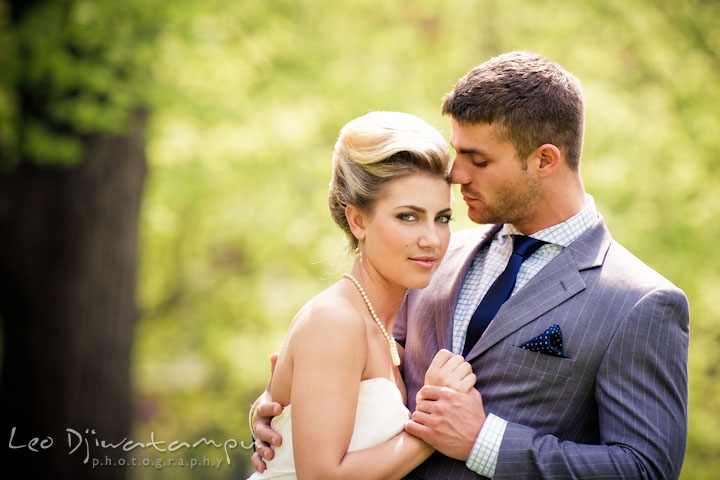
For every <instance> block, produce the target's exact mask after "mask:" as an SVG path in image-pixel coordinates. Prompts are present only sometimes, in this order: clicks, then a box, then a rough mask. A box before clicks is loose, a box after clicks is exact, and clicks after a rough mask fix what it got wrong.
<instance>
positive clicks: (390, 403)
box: [248, 377, 410, 480]
mask: <svg viewBox="0 0 720 480" xmlns="http://www.w3.org/2000/svg"><path fill="white" fill-rule="evenodd" d="M290 407H291V405H288V406H286V407H285V408H284V409H283V411H282V413H281V414H280V415H278V416H277V417H275V418H273V419H272V422H271V423H270V425H271V426H272V428H273V430H275V431H276V432H278V433H279V434H280V435H281V436H282V439H283V441H282V445H281V446H279V447H275V448H274V450H275V456H274V457H273V459H272V460H270V461H267V462H265V463H266V464H267V469H266V470H265V471H264V472H263V473H258V472H255V473H254V474H253V475H252V476H251V477H250V478H249V479H248V480H259V479H266V478H273V479H276V480H286V479H288V480H290V479H295V478H297V477H296V476H295V460H294V459H293V442H292V420H291V413H290V410H291V408H290ZM408 418H410V411H409V410H408V409H407V408H406V407H405V405H404V404H403V400H402V395H401V394H400V390H398V388H397V386H396V385H395V384H394V383H392V382H391V381H390V380H388V379H387V378H383V377H376V378H370V379H367V380H363V381H361V382H360V391H359V392H358V405H357V411H356V412H355V427H354V428H353V434H352V438H351V440H350V447H349V448H348V452H352V451H355V450H362V449H364V448H370V447H374V446H376V445H379V444H381V443H383V442H385V441H387V440H390V439H391V438H392V437H394V436H395V435H397V434H398V433H400V432H402V431H403V429H404V428H405V422H406V421H407V420H408Z"/></svg>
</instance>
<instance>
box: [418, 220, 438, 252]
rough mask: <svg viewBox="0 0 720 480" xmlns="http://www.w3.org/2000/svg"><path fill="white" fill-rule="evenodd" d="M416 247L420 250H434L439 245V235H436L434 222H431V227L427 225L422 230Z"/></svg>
mask: <svg viewBox="0 0 720 480" xmlns="http://www.w3.org/2000/svg"><path fill="white" fill-rule="evenodd" d="M418 245H419V246H420V247H421V248H435V247H437V246H439V245H440V235H439V234H438V231H437V226H436V225H435V222H432V224H431V225H428V226H427V227H426V228H425V229H424V231H423V233H422V235H421V236H420V238H419V239H418Z"/></svg>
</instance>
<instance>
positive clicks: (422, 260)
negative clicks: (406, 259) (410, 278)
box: [410, 257, 437, 269]
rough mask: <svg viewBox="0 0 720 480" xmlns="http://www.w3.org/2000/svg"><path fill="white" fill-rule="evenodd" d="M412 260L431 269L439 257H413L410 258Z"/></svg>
mask: <svg viewBox="0 0 720 480" xmlns="http://www.w3.org/2000/svg"><path fill="white" fill-rule="evenodd" d="M410 261H411V262H413V263H415V264H416V265H418V266H420V267H422V268H427V269H430V268H432V267H433V266H434V265H435V262H436V261H437V258H436V257H412V258H410Z"/></svg>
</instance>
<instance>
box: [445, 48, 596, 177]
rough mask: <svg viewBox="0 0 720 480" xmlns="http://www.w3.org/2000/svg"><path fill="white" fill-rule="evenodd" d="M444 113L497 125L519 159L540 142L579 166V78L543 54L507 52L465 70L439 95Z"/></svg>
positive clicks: (467, 121) (464, 120)
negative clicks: (548, 144)
mask: <svg viewBox="0 0 720 480" xmlns="http://www.w3.org/2000/svg"><path fill="white" fill-rule="evenodd" d="M442 111H443V114H445V115H450V116H452V117H453V118H454V119H455V120H456V121H458V122H459V123H461V124H474V123H487V124H495V125H497V126H499V127H500V128H499V132H500V133H501V134H502V135H504V137H505V138H504V139H505V140H508V141H510V142H511V143H513V144H514V145H515V148H516V149H517V151H518V154H519V155H520V158H521V159H523V160H524V159H525V158H526V157H527V156H528V155H530V153H532V151H533V150H535V149H536V148H537V147H539V146H540V145H543V144H545V143H551V144H553V145H555V146H556V147H558V148H559V149H560V150H561V151H564V153H565V158H566V159H567V163H568V165H569V166H570V167H572V168H578V166H579V164H580V156H581V154H582V143H583V130H584V123H585V107H584V100H583V92H582V87H581V86H580V81H579V80H578V79H577V77H575V76H574V75H573V74H571V73H569V72H567V71H565V70H564V69H563V68H562V67H560V66H559V65H558V64H556V63H554V62H552V61H551V60H549V59H548V58H546V57H544V56H542V55H539V54H537V53H532V52H521V51H519V52H511V53H506V54H504V55H500V56H498V57H494V58H491V59H490V60H488V61H487V62H485V63H483V64H482V65H479V66H477V67H475V68H473V69H472V70H470V71H469V72H468V73H467V74H466V75H465V76H464V77H462V78H461V79H460V80H458V82H457V85H455V88H453V90H452V91H451V92H450V93H448V94H446V95H445V97H443V107H442Z"/></svg>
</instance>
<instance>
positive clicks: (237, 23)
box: [0, 0, 720, 479]
mask: <svg viewBox="0 0 720 480" xmlns="http://www.w3.org/2000/svg"><path fill="white" fill-rule="evenodd" d="M58 3H61V2H58ZM63 4H64V3H63ZM73 4H74V5H75V7H74V10H72V12H73V19H74V20H73V22H71V23H70V24H69V25H70V26H69V27H68V26H66V27H64V28H66V30H64V31H62V32H57V31H56V30H55V27H54V26H53V25H54V23H53V22H52V21H49V20H44V21H43V23H42V24H39V25H38V26H31V25H28V26H27V29H28V33H27V34H28V35H31V36H33V41H32V42H30V43H29V44H30V45H31V46H32V48H37V49H39V50H38V51H39V52H42V53H43V55H45V57H43V58H44V59H43V60H42V61H39V62H38V63H39V64H38V65H36V66H35V65H34V67H36V69H37V70H33V69H29V70H28V69H24V70H23V71H28V73H27V77H23V78H21V79H20V81H22V82H33V81H35V78H36V77H35V75H37V76H38V77H37V78H52V79H53V81H52V82H50V83H49V85H50V87H51V88H50V89H49V91H48V111H49V112H51V113H52V118H55V119H57V121H58V122H60V123H62V124H65V123H67V124H70V125H71V126H72V128H73V129H74V131H83V129H86V128H115V126H117V125H118V124H119V123H120V122H119V120H118V118H119V117H120V116H121V115H122V114H124V113H125V112H126V111H127V108H128V106H129V105H131V104H133V103H136V102H137V101H139V100H140V101H141V103H147V104H149V105H150V106H151V108H152V112H153V116H152V121H151V124H150V127H149V129H148V132H147V141H148V155H149V160H150V163H151V171H150V173H149V177H148V184H147V191H146V197H145V201H144V207H143V216H142V225H141V232H142V238H141V242H142V243H141V245H142V251H141V254H142V257H141V274H140V275H141V277H140V291H139V297H140V303H141V307H142V320H141V322H140V323H139V325H138V328H137V341H136V346H135V352H134V358H135V363H134V373H135V389H136V398H137V422H136V434H135V437H136V438H137V439H138V440H140V441H149V440H148V439H149V435H150V432H154V433H155V436H156V438H162V439H165V440H168V441H171V440H182V441H189V442H192V441H194V440H196V439H199V438H201V437H203V436H206V437H208V438H214V439H216V440H217V441H223V440H225V439H228V438H235V439H237V440H238V441H240V440H245V441H246V442H248V441H249V438H250V435H249V432H248V429H247V426H246V425H247V410H248V407H249V404H250V402H251V401H252V400H253V399H254V397H255V396H256V395H257V394H258V393H259V392H260V391H261V390H262V389H263V388H264V384H265V381H266V379H267V375H268V372H269V362H268V356H269V354H270V352H272V351H275V350H278V349H279V348H280V345H281V342H282V338H283V335H284V331H285V329H286V327H287V325H288V324H289V322H290V320H291V319H292V317H293V315H294V313H295V312H296V311H297V309H298V308H299V307H300V306H301V305H302V304H303V303H304V302H305V301H306V300H307V299H309V298H310V297H311V296H313V295H314V294H315V293H317V292H318V291H320V290H321V289H323V288H325V287H326V286H327V285H329V284H330V283H332V282H334V281H336V279H337V278H338V277H339V275H340V273H341V272H342V271H343V270H344V268H346V267H347V257H346V246H345V244H344V239H343V235H342V234H341V232H340V231H339V230H338V229H337V228H336V227H335V226H334V225H333V223H332V221H331V219H330V216H329V214H328V212H327V207H326V187H327V184H328V181H329V172H330V156H331V153H332V147H333V145H334V142H335V139H336V137H337V134H338V131H339V129H340V128H341V127H342V125H343V124H344V123H345V122H347V121H348V120H350V119H352V118H354V117H356V116H358V115H361V114H363V113H365V112H367V111H369V110H400V111H407V112H410V113H413V114H416V115H419V116H421V117H423V118H425V119H426V120H428V121H429V122H430V123H432V124H434V125H436V126H437V127H438V128H440V129H441V130H442V131H443V132H444V133H445V134H446V135H447V134H448V132H449V127H448V121H447V119H444V118H443V117H442V116H441V115H440V98H441V96H442V94H443V93H445V92H447V91H449V90H450V89H451V88H452V86H453V85H454V83H455V81H456V80H457V78H459V77H460V76H462V75H463V74H464V73H465V72H466V71H467V70H469V69H470V68H471V67H472V66H474V65H477V64H479V63H482V62H483V61H485V60H486V59H488V58H489V57H491V56H494V55H497V54H500V53H503V52H506V51H510V50H514V49H527V50H533V51H537V52H540V53H543V54H545V55H547V56H549V57H550V58H552V59H553V60H555V61H557V62H559V63H560V64H562V65H563V66H565V67H566V68H567V69H568V70H570V71H572V72H574V73H575V74H576V75H577V76H578V77H579V78H580V80H581V82H582V83H583V86H584V89H585V95H586V101H587V109H586V110H587V126H586V141H585V149H584V155H583V164H582V171H583V177H584V180H585V186H586V189H587V190H588V191H589V192H590V193H591V194H593V195H594V197H595V200H596V203H597V204H598V207H599V209H600V211H601V212H602V213H603V215H604V216H605V219H606V221H607V222H608V224H609V226H610V229H611V231H612V232H613V234H614V236H615V238H616V239H617V240H619V241H620V242H621V243H623V244H624V245H625V246H627V247H628V248H629V249H630V250H631V251H633V252H634V253H635V254H636V255H638V256H639V257H640V258H641V259H643V260H644V261H645V262H647V263H648V264H649V265H651V266H652V267H654V268H655V269H656V270H658V271H660V272H661V273H662V274H664V275H665V276H666V277H668V278H669V279H671V280H672V281H673V282H674V283H676V284H677V285H678V286H680V287H681V288H683V289H684V290H685V291H686V292H687V294H688V296H689V298H690V306H691V350H690V388H691V390H690V438H689V442H688V451H687V456H686V461H685V465H684V468H683V473H682V477H683V478H688V479H690V478H692V479H696V478H714V477H715V476H716V473H715V472H717V471H718V469H720V434H718V432H719V431H720V417H719V416H718V415H717V412H718V411H720V381H718V380H719V378H720V369H719V367H718V365H720V327H719V325H720V309H718V307H717V306H716V303H715V301H716V299H717V298H720V249H718V248H716V247H715V243H716V242H715V239H716V238H718V236H720V231H719V230H720V226H719V224H718V222H717V221H716V220H715V219H717V218H718V214H719V213H720V212H718V210H720V175H719V171H720V166H718V165H719V164H718V162H717V158H718V157H719V156H720V135H719V134H718V133H719V132H720V115H718V114H719V113H720V112H719V107H718V106H719V105H720V5H719V4H717V3H716V2H704V1H701V0H678V1H673V0H654V1H653V0H636V1H633V2H626V1H621V0H587V1H585V2H573V3H567V2H565V3H563V4H562V5H560V4H558V3H557V2H551V1H546V0H506V1H499V0H443V1H440V0H415V1H410V0H405V1H398V2H378V1H370V0H355V1H351V0H340V1H332V2H331V1H328V0H292V1H291V0H275V1H265V0H248V1H243V2H231V1H227V0H207V1H203V2H196V1H192V0H177V1H175V2H163V1H157V2H142V1H140V0H133V1H131V2H115V1H110V2H100V1H89V0H85V1H76V2H73ZM0 5H3V6H2V7H0V26H2V25H4V24H6V22H7V20H6V17H7V11H6V9H5V7H4V4H0ZM47 14H48V15H51V12H48V13H47ZM39 21H40V20H38V22H39ZM40 31H42V32H43V34H42V35H41V34H40V33H39V32H40ZM57 35H61V36H62V38H64V39H65V40H62V42H65V43H66V44H67V42H69V41H71V42H72V44H73V45H75V46H76V48H80V49H85V50H87V51H91V50H92V49H93V45H94V44H95V42H100V43H103V44H107V43H108V42H110V43H111V44H113V45H116V46H117V48H116V49H112V50H110V54H108V55H103V56H102V57H99V58H97V61H96V62H92V61H88V62H83V63H82V64H75V63H73V61H72V59H71V60H68V59H66V58H65V57H63V55H65V54H64V53H63V51H62V49H60V48H58V47H57V45H58V43H57V42H58V40H57V38H56V37H57ZM35 37H37V38H35ZM0 41H2V42H3V44H5V45H9V47H8V48H9V49H10V50H7V49H4V48H0V58H3V57H8V55H9V54H8V53H7V52H10V51H12V48H15V47H14V46H13V44H12V43H13V42H12V41H11V39H9V38H8V36H7V35H6V34H5V33H4V32H3V31H2V29H0ZM62 42H60V43H62ZM3 52H4V53H3ZM70 67H72V68H70ZM118 69H121V70H122V71H123V72H124V71H125V70H127V72H128V73H127V81H122V82H118V81H117V79H118V78H125V77H123V75H124V74H123V75H118ZM10 80H12V81H17V79H16V78H15V77H13V76H12V75H11V74H10V73H8V71H4V72H0V81H1V82H2V84H3V85H8V84H9V83H8V82H9V81H10ZM73 86H74V87H77V86H82V88H81V90H82V91H83V92H88V93H87V94H86V95H80V96H74V97H72V98H71V99H69V100H68V99H67V98H66V95H65V94H64V93H63V92H67V91H68V90H67V89H68V88H70V89H71V90H72V89H73ZM73 91H74V90H73ZM98 98H102V99H103V101H108V102H109V105H110V106H109V107H108V108H105V107H107V106H108V105H106V104H104V103H102V105H103V108H97V105H98ZM64 99H65V100H67V101H65V100H64ZM108 99H110V100H108ZM116 106H117V108H115V107H116ZM13 118H14V114H13V98H12V96H11V95H9V94H8V92H7V90H6V89H0V120H3V121H2V123H1V124H0V142H5V144H12V143H13V138H14V137H13V135H12V132H13V131H14V130H13V127H12V121H11V120H12V119H13ZM29 132H32V130H29ZM46 134H47V132H46V131H44V130H43V129H42V128H41V127H38V131H37V132H35V133H28V135H29V136H30V137H29V138H28V139H26V140H25V143H23V144H20V143H18V144H16V146H17V148H20V149H30V150H31V151H32V152H33V153H34V155H35V156H36V157H37V158H38V159H39V160H42V161H44V159H47V162H48V163H63V162H67V161H68V160H67V159H68V158H70V157H71V153H72V146H71V145H70V144H67V145H65V144H63V143H62V140H61V139H57V138H56V139H54V140H53V139H50V138H48V137H47V135H46ZM55 142H58V143H55ZM43 152H61V153H62V152H65V153H62V154H61V155H59V156H58V157H57V158H51V157H52V155H45V154H44V153H43ZM454 206H455V218H456V221H455V225H454V229H456V230H458V229H462V228H468V227H470V226H471V223H470V221H469V220H468V219H467V218H466V216H465V208H464V206H463V203H462V200H461V199H460V200H458V201H456V202H455V205H454ZM216 450H217V449H212V448H209V449H207V455H208V457H210V458H220V457H222V456H223V455H222V454H220V453H219V452H217V451H216ZM238 452H242V453H238ZM145 453H146V454H147V455H148V456H149V457H152V456H153V455H152V453H153V452H151V451H150V452H145ZM177 453H178V454H180V453H183V451H182V450H181V451H179V452H177ZM197 453H198V452H197V451H185V452H184V454H185V455H186V456H187V457H188V458H190V457H192V456H197ZM248 458H249V453H247V451H245V450H242V449H241V448H238V449H237V450H236V451H235V452H234V455H233V456H232V460H233V465H232V466H231V468H229V469H228V468H226V467H223V468H221V469H220V470H218V471H214V472H213V473H212V474H210V473H209V470H203V472H202V473H200V474H199V473H198V472H193V471H191V470H188V469H180V468H168V469H153V468H136V469H133V471H132V473H131V475H132V476H134V477H136V478H157V477H163V478H165V477H167V478H194V477H197V476H202V477H209V476H211V475H212V476H213V478H230V477H231V476H234V477H237V476H238V475H240V476H241V475H242V474H244V473H245V471H246V469H247V468H248V466H247V459H248Z"/></svg>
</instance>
